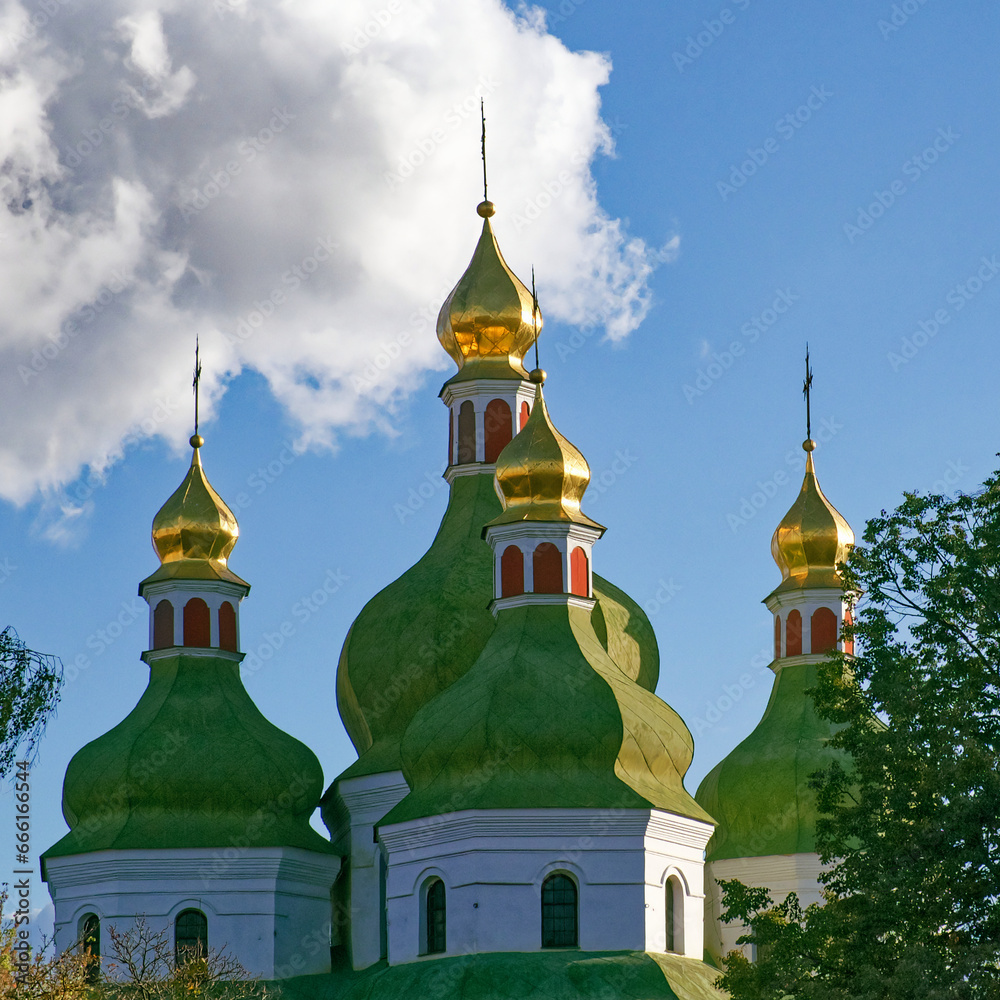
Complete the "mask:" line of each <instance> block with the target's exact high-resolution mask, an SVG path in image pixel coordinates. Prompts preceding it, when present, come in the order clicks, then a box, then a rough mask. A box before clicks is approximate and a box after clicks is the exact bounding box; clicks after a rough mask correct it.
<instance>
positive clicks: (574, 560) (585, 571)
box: [569, 545, 590, 597]
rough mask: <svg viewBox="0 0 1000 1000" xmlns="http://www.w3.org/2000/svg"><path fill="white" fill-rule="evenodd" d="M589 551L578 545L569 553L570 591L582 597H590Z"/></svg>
mask: <svg viewBox="0 0 1000 1000" xmlns="http://www.w3.org/2000/svg"><path fill="white" fill-rule="evenodd" d="M589 568H590V567H589V566H588V565H587V553H586V552H584V551H583V549H581V548H580V546H579V545H578V546H577V547H576V548H575V549H573V551H572V552H571V553H570V554H569V579H570V584H569V592H570V593H571V594H579V595H580V597H590V573H589Z"/></svg>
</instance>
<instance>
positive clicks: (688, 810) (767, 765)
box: [43, 201, 853, 998]
mask: <svg viewBox="0 0 1000 1000" xmlns="http://www.w3.org/2000/svg"><path fill="white" fill-rule="evenodd" d="M478 214H479V216H480V218H481V219H482V231H481V235H480V238H479V241H478V244H477V246H476V248H475V251H474V253H473V257H472V260H471V262H470V264H469V267H468V268H467V270H466V271H465V273H464V274H463V275H462V277H461V279H460V280H459V282H458V284H457V285H456V286H455V288H454V290H453V291H452V292H451V294H450V295H449V296H448V298H447V299H446V301H445V303H444V305H443V306H442V308H441V312H440V316H439V319H438V328H437V329H438V337H439V339H440V341H441V344H442V346H443V347H444V349H445V350H446V351H447V352H448V353H449V355H450V356H451V357H452V358H453V359H454V361H455V362H456V365H457V371H456V373H455V374H454V375H453V376H452V377H451V378H450V379H449V380H448V381H447V382H446V383H445V385H444V387H443V388H442V390H441V399H442V401H443V403H444V405H445V407H446V409H447V414H448V426H447V448H448V462H447V467H446V470H445V473H444V476H445V479H446V480H447V482H448V485H449V489H450V496H449V503H448V508H447V511H446V512H445V515H444V518H443V520H442V523H441V526H440V528H439V530H438V533H437V535H436V537H435V539H434V541H433V543H432V544H431V547H430V548H429V550H428V551H427V553H426V554H425V555H424V556H423V557H422V558H421V559H420V560H419V561H418V562H417V563H416V564H415V565H414V566H413V567H411V568H410V569H409V570H407V571H406V572H405V573H404V574H403V575H402V576H400V577H399V578H398V579H397V580H395V581H394V582H393V583H391V584H389V585H388V586H387V587H386V588H385V589H384V590H382V591H381V592H380V593H379V594H377V595H375V596H374V597H373V598H372V599H371V600H370V601H369V602H368V604H367V605H366V606H365V608H364V609H363V610H362V611H361V613H360V614H359V615H358V617H357V619H356V620H355V622H354V624H353V625H352V627H351V629H350V631H349V633H348V635H347V637H346V639H345V641H344V645H343V650H342V652H341V656H340V661H339V664H338V670H337V680H336V695H337V703H338V709H339V712H340V716H341V719H342V720H343V723H344V726H345V727H346V729H347V732H348V734H349V735H350V737H351V740H352V742H353V743H354V746H355V748H356V750H357V752H358V759H357V760H356V761H355V762H354V763H353V764H351V765H350V766H349V767H348V768H347V769H346V770H345V771H344V772H343V773H342V774H340V775H339V776H337V777H336V778H335V779H334V780H333V782H332V783H331V784H330V785H329V786H328V787H327V788H326V789H325V791H324V789H323V777H322V771H321V769H320V765H319V762H318V760H317V759H316V757H315V755H314V754H313V753H312V752H311V751H310V750H309V749H308V748H307V747H305V746H304V745H302V744H301V743H299V742H298V741H297V740H295V739H294V738H292V737H291V736H289V735H287V734H286V733H283V732H281V731H280V730H278V729H277V728H276V727H274V726H272V725H271V724H270V723H269V722H267V720H266V719H265V718H264V717H263V715H261V713H260V711H259V710H258V709H257V707H256V706H255V705H254V703H253V702H252V700H251V699H250V697H249V695H248V694H247V692H246V690H245V689H244V687H243V685H242V682H241V680H240V675H239V664H240V661H241V659H242V657H243V654H242V653H241V652H240V641H239V636H240V625H239V615H240V603H241V601H242V599H243V597H245V596H246V594H247V593H248V592H249V589H250V588H249V584H247V583H246V582H245V581H244V580H242V579H241V578H240V577H239V576H237V575H236V574H235V573H234V572H233V570H232V569H231V568H230V566H229V558H230V555H231V553H232V551H233V547H234V545H235V543H236V540H237V536H238V527H237V524H236V520H235V518H234V516H233V514H232V512H231V511H230V510H229V508H228V507H227V506H226V504H225V502H224V500H223V499H222V498H221V497H219V495H218V494H217V493H216V492H215V490H214V489H213V488H212V487H211V485H210V483H209V482H208V479H207V477H206V475H205V472H204V470H203V468H202V464H201V449H202V447H203V445H204V441H203V439H202V438H201V437H200V436H199V435H198V434H197V433H196V434H195V436H194V437H192V439H191V446H192V451H193V454H192V462H191V467H190V469H189V471H188V474H187V476H186V477H185V479H184V481H183V483H182V484H181V485H180V487H179V488H178V489H177V491H176V492H175V493H174V494H173V495H172V496H171V497H170V498H169V499H168V500H167V502H166V503H165V504H164V506H163V507H162V508H161V510H160V511H159V513H158V514H157V515H156V517H155V519H154V521H153V542H154V546H155V548H156V551H157V554H158V556H159V558H160V563H161V565H160V567H159V569H157V570H156V571H155V572H154V573H153V574H152V575H151V576H149V577H147V578H146V579H145V580H144V581H143V582H142V583H141V584H140V595H141V596H142V597H143V598H144V599H145V600H146V601H147V603H148V604H149V613H150V625H149V642H148V649H147V650H146V651H145V652H144V653H143V654H142V658H143V660H144V661H145V662H146V663H147V665H148V666H149V670H150V680H149V685H148V687H147V689H146V691H145V693H144V694H143V696H142V698H141V699H140V701H139V703H138V704H137V705H136V707H135V709H134V710H133V711H132V713H130V715H129V716H128V717H127V718H126V719H125V720H123V721H122V722H121V723H120V724H119V725H118V726H116V727H115V728H114V729H112V730H111V731H110V732H109V733H107V734H105V735H104V736H102V737H100V738H98V739H97V740H95V741H93V742H92V743H90V744H88V745H87V746H86V747H84V748H83V749H82V750H80V751H79V753H78V754H77V755H76V756H75V757H74V758H73V760H72V761H71V763H70V765H69V768H68V770H67V773H66V779H65V784H64V790H63V812H64V815H65V817H66V820H67V823H68V824H69V827H70V832H69V833H68V834H67V835H66V836H65V837H64V838H63V839H62V840H60V841H59V842H58V843H57V844H55V845H54V846H53V847H51V848H50V849H49V850H48V851H47V852H46V853H45V855H44V856H43V873H44V877H45V879H46V881H47V883H48V886H49V889H50V892H51V894H52V898H53V901H54V904H55V933H56V943H57V946H58V947H59V948H61V949H65V948H70V947H75V946H79V945H80V943H81V942H83V943H84V944H85V945H86V946H88V947H91V948H92V949H93V950H96V951H98V952H101V953H102V954H103V955H104V956H105V957H106V954H107V952H108V948H107V939H106V937H107V936H106V933H103V934H102V931H105V930H106V928H107V926H108V925H109V924H115V925H118V926H129V925H130V924H132V923H134V921H135V920H136V919H137V918H138V917H139V916H143V917H144V918H145V920H146V921H147V923H148V924H149V925H150V926H152V927H153V928H154V929H163V930H165V931H166V932H167V934H168V937H169V940H170V941H171V942H172V945H173V947H174V949H175V953H176V955H177V956H178V958H182V957H183V955H184V954H187V953H189V950H190V949H197V948H208V949H218V948H221V947H222V946H225V947H226V949H227V953H228V954H230V955H233V956H235V957H236V958H238V959H239V961H240V962H241V963H242V964H243V965H244V966H245V967H246V969H247V970H248V971H249V972H251V973H253V974H255V975H258V976H260V977H262V978H264V979H282V980H289V977H312V978H309V979H295V980H294V983H295V984H298V985H297V986H296V988H297V989H300V990H301V991H303V996H305V995H309V992H310V990H312V991H316V990H318V991H321V992H323V994H324V995H331V996H344V997H349V998H350V997H354V996H358V997H361V996H365V997H372V998H377V997H391V996H396V995H397V994H398V995H399V996H403V995H428V996H430V995H435V996H442V997H447V996H454V997H472V996H476V997H490V996H496V997H514V996H517V995H519V993H518V989H519V987H518V983H519V982H523V983H524V984H537V983H538V982H540V981H543V980H544V981H545V982H546V983H547V984H550V985H549V986H548V987H547V989H548V995H551V996H552V997H564V996H565V997H577V996H580V997H587V996H611V995H621V996H643V997H644V996H649V997H668V998H669V997H677V998H686V997H692V998H694V997H699V998H709V997H713V996H719V995H720V994H718V992H717V991H716V990H715V989H714V986H713V982H714V980H715V978H716V976H717V974H718V973H717V970H716V968H715V967H714V966H715V965H716V964H717V963H718V961H719V959H720V958H721V956H722V955H723V954H725V952H726V951H727V950H729V949H730V948H732V947H735V938H736V937H737V936H738V934H739V933H740V928H738V927H732V926H728V925H724V924H722V922H721V920H720V907H719V899H718V889H717V886H716V882H715V880H716V879H719V878H733V877H738V878H741V879H742V880H743V881H745V882H748V883H750V884H754V885H766V886H768V887H770V888H771V889H772V890H773V892H774V894H775V896H777V897H781V896H783V895H784V893H785V892H787V891H791V890H793V889H794V890H796V891H798V892H799V893H800V896H801V898H802V899H803V901H805V902H809V901H812V900H813V899H818V898H819V895H818V891H819V884H818V882H817V876H818V874H819V872H820V866H819V859H818V856H817V854H816V851H815V819H816V815H815V814H816V809H815V802H814V800H813V798H812V796H811V793H810V791H809V789H808V787H807V786H806V785H805V783H804V781H803V776H804V775H807V774H808V773H809V771H811V770H815V769H816V768H817V767H819V766H821V765H822V763H823V762H824V761H825V760H827V759H829V756H828V755H829V753H830V751H828V750H827V748H826V746H825V739H826V738H827V737H828V736H829V735H830V730H829V726H828V725H827V724H826V723H825V722H823V721H822V720H820V719H818V718H817V717H816V715H815V711H814V710H813V708H812V705H811V702H810V700H809V698H808V697H807V695H806V694H805V692H806V690H807V689H808V688H809V686H810V684H811V680H812V678H813V677H814V674H815V669H816V664H817V663H819V662H821V661H822V660H823V659H824V658H825V657H826V656H827V655H828V654H829V652H830V651H831V650H833V649H835V648H840V649H844V646H843V642H842V640H841V638H840V636H841V628H842V626H843V625H844V624H845V623H847V622H849V620H850V619H849V615H850V609H849V607H848V605H847V604H846V603H845V602H844V599H843V595H842V588H841V580H840V578H839V575H838V573H837V564H838V562H839V561H841V560H842V559H843V558H844V557H845V555H846V553H847V551H849V548H850V546H851V544H853V535H852V534H851V531H850V528H849V527H848V526H847V524H846V522H845V521H844V520H843V518H842V517H841V516H840V515H839V514H838V513H837V512H836V510H834V508H833V507H832V505H830V503H829V501H827V500H826V498H825V496H824V495H823V493H822V491H821V490H820V488H819V485H818V482H817V480H816V475H815V470H814V466H813V460H812V454H811V451H812V448H813V447H814V445H813V443H812V442H811V441H807V442H806V443H805V445H804V447H805V448H806V450H807V452H808V453H809V454H808V457H807V466H806V474H805V479H804V482H803V486H802V491H801V493H800V495H799V497H798V499H797V500H796V501H795V504H794V505H793V506H792V508H791V510H789V512H788V514H787V515H786V517H785V518H784V520H783V521H782V523H781V525H780V526H779V527H778V529H777V531H776V532H775V537H774V541H773V543H772V550H773V554H774V557H775V560H776V561H777V563H778V566H779V568H780V569H781V572H782V582H781V584H779V586H778V587H777V588H776V589H775V590H774V591H773V592H772V593H771V594H770V595H769V596H768V597H767V598H766V604H767V606H768V608H769V610H771V612H772V614H773V615H774V627H775V632H774V641H775V655H774V662H773V663H772V669H774V671H775V675H776V677H775V682H774V690H773V692H772V696H771V700H770V702H769V704H768V707H767V710H766V712H765V716H764V718H763V719H762V721H761V723H760V724H759V726H758V727H757V729H755V730H754V732H753V734H751V736H750V737H748V739H747V740H746V741H744V743H742V744H741V745H740V746H739V747H737V749H736V750H734V751H733V753H732V754H730V755H729V756H728V757H727V758H726V760H724V761H723V762H721V763H720V764H719V765H718V766H717V767H716V768H715V769H714V770H713V771H712V772H711V774H709V776H708V777H707V778H706V779H705V781H704V782H703V783H702V785H701V788H700V789H699V790H698V793H697V795H695V796H692V795H691V794H689V792H688V791H687V790H686V788H685V786H684V775H685V773H686V772H687V769H688V767H689V765H690V763H691V759H692V756H693V751H694V744H693V740H692V737H691V734H690V732H689V731H688V729H687V727H686V726H685V725H684V722H683V720H682V719H681V718H680V717H679V716H678V715H677V713H676V712H674V711H673V709H671V708H670V706H669V705H667V704H666V703H665V702H663V701H662V700H661V699H660V698H658V697H657V696H656V694H655V693H654V692H655V688H656V685H657V681H658V679H659V673H660V663H659V653H658V649H657V643H656V638H655V635H654V633H653V629H652V627H651V625H650V623H649V621H648V619H647V618H646V616H645V614H644V613H643V611H642V610H641V608H640V607H639V606H638V605H637V604H636V603H635V602H634V601H633V600H632V599H631V598H630V597H628V595H626V594H625V593H624V592H622V591H621V590H620V589H619V588H617V587H615V586H614V585H613V584H612V583H610V582H608V581H607V580H605V579H603V578H602V577H601V576H600V575H599V574H598V572H597V570H598V569H599V566H600V540H601V537H602V535H603V534H604V532H605V528H604V526H603V525H601V524H598V523H597V522H596V521H594V520H592V519H591V518H590V517H589V516H587V514H586V513H585V512H584V504H583V499H584V494H585V491H586V489H587V485H588V483H589V479H590V470H589V467H588V465H587V462H586V460H585V459H584V457H583V455H582V454H581V453H580V452H579V450H578V449H576V448H575V447H574V446H573V445H572V444H571V443H570V442H569V441H568V440H567V439H566V438H565V437H564V436H563V435H562V434H561V433H560V432H559V430H557V429H556V426H555V423H554V422H553V419H552V417H551V415H550V413H549V411H548V407H547V404H546V401H545V396H544V383H545V380H546V375H545V372H543V371H542V370H541V369H540V368H538V366H537V361H536V365H535V367H534V368H533V369H532V370H530V371H529V370H528V368H527V366H526V364H525V358H526V356H527V355H528V353H529V351H530V350H531V348H532V347H533V346H534V344H535V341H536V339H537V337H538V334H539V330H540V328H541V325H542V318H541V314H540V312H539V310H538V306H537V302H536V301H535V299H534V297H533V294H532V292H530V291H529V290H528V289H527V288H526V287H525V285H524V284H523V283H522V282H521V281H520V280H519V279H518V278H517V276H516V275H514V274H513V272H512V271H511V270H510V268H509V267H508V266H507V264H506V263H505V261H504V259H503V256H502V254H501V252H500V249H499V247H498V245H497V242H496V238H495V236H494V233H493V229H492V224H491V218H492V216H493V214H494V207H493V205H492V203H491V202H489V201H484V202H483V203H481V204H480V205H479V207H478ZM845 651H847V652H850V650H849V649H847V650H845ZM159 758H163V759H164V760H168V761H169V766H166V767H164V766H162V765H157V764H156V763H155V762H156V761H157V760H158V759H159ZM289 776H291V779H290V778H289ZM317 807H319V808H320V809H321V811H322V819H323V822H324V824H325V826H326V828H327V830H328V833H329V837H328V838H326V837H323V836H321V835H320V834H318V833H317V832H316V831H315V830H314V829H313V828H312V827H311V826H310V823H309V820H310V816H311V815H312V814H313V812H314V811H315V809H316V808H317ZM102 945H103V947H102ZM330 977H332V978H330ZM287 985H288V986H289V987H291V986H292V985H293V984H292V981H289V982H288V983H287ZM432 985H433V990H432V989H431V986H432Z"/></svg>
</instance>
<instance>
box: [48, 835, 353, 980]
mask: <svg viewBox="0 0 1000 1000" xmlns="http://www.w3.org/2000/svg"><path fill="white" fill-rule="evenodd" d="M339 868H340V858H339V857H336V856H335V855H332V854H320V853H317V852H314V851H306V850H301V849H299V848H290V847H261V848H247V849H240V850H238V851H237V852H236V854H235V856H233V857H230V856H229V852H227V851H226V850H224V849H218V850H214V849H194V848H189V849H176V850H151V851H138V850H135V851H95V852H93V853H91V854H79V855H73V856H70V857H60V858H49V859H47V861H46V866H45V877H46V881H47V882H48V886H49V892H50V894H51V896H52V901H53V903H54V905H55V943H56V947H57V949H58V950H60V951H63V950H65V949H66V948H70V947H72V946H73V945H74V944H75V943H76V942H77V937H78V928H79V923H80V919H81V918H82V917H83V916H84V914H87V913H96V914H97V916H98V917H100V920H101V950H102V961H104V962H105V963H106V962H107V961H108V956H109V955H110V954H111V952H110V944H111V942H110V937H109V934H108V925H109V924H114V925H115V926H117V927H118V928H121V929H128V928H129V927H132V926H134V925H135V921H136V917H137V915H143V916H144V917H145V920H146V923H147V924H148V926H149V927H150V928H151V929H153V930H154V931H156V930H161V929H162V930H166V931H167V940H168V943H169V948H170V952H171V954H172V953H173V947H174V937H173V934H174V921H175V919H176V917H177V914H178V913H180V911H181V910H184V909H187V908H189V907H190V908H194V909H198V910H201V911H202V912H203V913H204V914H205V916H206V917H207V919H208V945H209V948H210V949H211V950H214V951H218V950H221V949H222V948H223V947H225V949H226V954H228V955H231V956H233V957H235V958H236V959H237V960H238V961H239V962H240V964H241V965H243V966H244V968H246V969H247V971H248V972H250V973H251V974H253V975H256V976H260V977H262V978H265V979H272V978H276V977H284V976H292V975H305V974H308V973H318V972H328V971H329V970H330V888H331V887H332V885H333V882H334V880H335V879H336V877H337V872H338V870H339Z"/></svg>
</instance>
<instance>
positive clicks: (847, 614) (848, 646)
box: [844, 608, 854, 656]
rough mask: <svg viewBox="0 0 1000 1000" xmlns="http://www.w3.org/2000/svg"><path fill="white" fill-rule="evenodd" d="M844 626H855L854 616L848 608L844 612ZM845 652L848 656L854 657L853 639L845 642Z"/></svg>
mask: <svg viewBox="0 0 1000 1000" xmlns="http://www.w3.org/2000/svg"><path fill="white" fill-rule="evenodd" d="M844 624H845V625H853V624H854V615H852V614H851V609H850V608H847V609H846V610H845V611H844ZM844 652H845V653H847V655H848V656H853V655H854V639H853V637H852V638H850V639H845V640H844Z"/></svg>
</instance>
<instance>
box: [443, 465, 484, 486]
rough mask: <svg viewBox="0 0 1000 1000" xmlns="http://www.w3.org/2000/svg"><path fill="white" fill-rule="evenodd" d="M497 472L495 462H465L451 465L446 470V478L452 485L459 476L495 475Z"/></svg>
mask: <svg viewBox="0 0 1000 1000" xmlns="http://www.w3.org/2000/svg"><path fill="white" fill-rule="evenodd" d="M496 473H497V467H496V463H495V462H465V463H463V464H462V465H449V466H448V468H447V469H445V470H444V479H445V482H447V484H448V485H449V486H451V484H452V483H454V482H455V480H456V479H458V477H459V476H495V475H496Z"/></svg>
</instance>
